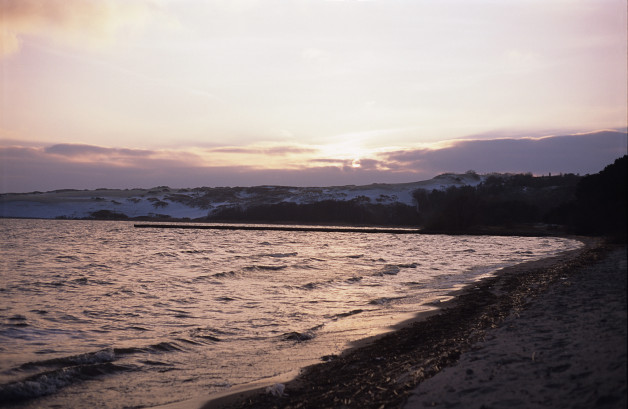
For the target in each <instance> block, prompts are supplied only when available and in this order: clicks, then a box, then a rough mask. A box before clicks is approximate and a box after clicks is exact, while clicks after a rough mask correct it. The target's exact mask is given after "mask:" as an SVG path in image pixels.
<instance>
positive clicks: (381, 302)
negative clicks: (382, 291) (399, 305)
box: [369, 297, 405, 305]
mask: <svg viewBox="0 0 628 409" xmlns="http://www.w3.org/2000/svg"><path fill="white" fill-rule="evenodd" d="M404 298H405V297H382V298H376V299H374V300H371V301H369V304H371V305H385V304H390V303H391V302H393V301H396V300H402V299H404Z"/></svg>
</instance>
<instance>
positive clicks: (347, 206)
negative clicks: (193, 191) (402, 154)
mask: <svg viewBox="0 0 628 409" xmlns="http://www.w3.org/2000/svg"><path fill="white" fill-rule="evenodd" d="M207 221H244V222H249V223H251V222H269V223H308V224H309V223H321V224H325V223H339V224H355V225H389V226H390V225H397V226H399V225H416V224H417V223H418V221H419V218H418V214H417V212H416V209H415V208H414V207H412V206H408V205H405V204H402V203H394V204H390V205H383V204H371V203H370V201H369V200H368V198H366V197H358V198H355V199H353V200H349V201H337V200H323V201H320V202H316V203H307V204H298V203H292V202H280V203H276V204H261V205H257V206H250V207H246V208H244V207H225V208H222V209H218V210H216V211H214V212H213V213H212V214H211V215H210V216H208V218H207Z"/></svg>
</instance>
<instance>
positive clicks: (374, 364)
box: [172, 240, 626, 409]
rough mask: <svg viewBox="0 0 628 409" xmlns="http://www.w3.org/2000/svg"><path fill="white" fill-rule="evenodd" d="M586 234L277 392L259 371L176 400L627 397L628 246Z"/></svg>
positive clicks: (388, 402)
mask: <svg viewBox="0 0 628 409" xmlns="http://www.w3.org/2000/svg"><path fill="white" fill-rule="evenodd" d="M586 244H587V246H586V247H585V249H584V250H577V251H572V252H567V253H564V254H562V255H560V256H557V257H553V258H549V259H544V260H539V261H535V262H530V263H524V264H520V265H517V266H513V267H510V268H507V269H504V270H502V271H501V272H499V274H498V275H496V276H495V277H490V278H486V279H484V280H482V281H481V282H479V283H476V284H474V285H471V286H469V287H467V288H465V289H464V290H461V291H459V292H457V294H456V297H455V298H454V300H452V301H451V302H448V303H446V304H445V305H443V306H442V308H441V312H440V313H439V314H436V315H432V316H430V317H427V318H425V317H421V319H415V320H414V321H413V322H406V323H405V325H404V326H403V327H402V328H400V329H398V330H397V331H395V332H392V333H390V334H386V335H384V336H381V337H378V338H376V339H372V340H368V341H362V342H360V343H359V344H357V345H356V347H355V348H353V349H351V350H349V351H347V352H345V353H344V354H342V355H341V356H335V357H331V358H330V359H329V361H328V362H325V363H322V364H318V365H314V366H311V367H309V368H306V369H305V370H303V371H302V373H301V374H300V375H299V376H298V377H297V378H296V379H295V380H292V381H290V382H288V383H285V389H284V391H283V393H282V394H281V396H275V395H273V394H270V393H267V392H266V386H268V385H269V384H272V383H266V384H263V385H255V386H251V387H249V388H244V390H241V391H231V393H227V394H226V396H221V397H219V398H218V399H212V400H210V401H209V402H204V403H202V402H201V401H200V400H197V401H190V402H187V403H186V402H181V403H179V404H176V405H173V406H172V407H173V408H174V407H176V408H199V407H202V408H203V409H211V408H324V407H338V408H341V407H346V408H352V407H360V408H389V407H391V408H396V407H405V408H407V409H413V408H418V407H425V406H430V407H431V406H435V407H443V408H445V407H461V408H467V407H478V408H479V407H482V406H484V407H486V408H489V407H490V408H492V407H505V406H517V405H519V407H578V405H579V404H580V403H579V402H582V407H625V404H626V375H625V374H626V346H625V345H626V297H625V291H626V248H625V247H621V248H609V247H608V246H604V245H602V244H601V243H600V242H599V241H596V240H587V241H586ZM622 277H623V279H622ZM609 283H610V284H609ZM622 286H623V287H622ZM610 293H612V295H610ZM620 293H621V294H623V298H622V297H621V296H620V295H619V294H620ZM611 299H612V300H613V301H611ZM622 320H623V321H622ZM592 325H593V326H592ZM573 331H575V333H578V334H580V335H581V338H578V339H576V338H574V334H573V333H572V332H573ZM622 331H623V332H622ZM583 357H586V359H587V360H586V362H585V360H584V358H583ZM622 375H623V376H622ZM280 382H283V380H281V381H280ZM576 390H580V391H582V392H581V393H576V392H575V391H576ZM513 391H517V392H513ZM553 396H555V397H553ZM543 405H545V406H543ZM596 405H597V406H596Z"/></svg>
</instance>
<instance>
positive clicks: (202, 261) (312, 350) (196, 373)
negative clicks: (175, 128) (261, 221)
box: [0, 219, 580, 408]
mask: <svg viewBox="0 0 628 409" xmlns="http://www.w3.org/2000/svg"><path fill="white" fill-rule="evenodd" d="M0 237H2V241H1V248H0V260H2V261H1V263H2V264H1V270H0V404H2V403H4V404H5V405H6V406H16V407H21V408H22V407H24V408H31V407H33V408H34V407H52V406H55V405H56V407H81V406H84V405H85V403H86V402H88V403H89V406H90V407H106V408H118V407H128V406H140V407H141V406H155V405H159V404H165V403H169V402H174V401H180V400H184V399H189V398H192V397H197V396H203V395H207V394H210V393H213V392H219V391H224V390H226V389H228V388H230V387H231V386H235V385H240V384H244V383H247V382H252V381H256V380H260V379H263V378H266V377H270V376H275V375H281V374H283V373H288V372H290V371H293V370H295V369H298V368H301V367H303V366H306V365H309V364H311V363H315V362H319V361H320V357H321V356H323V355H329V354H335V353H339V352H340V351H342V350H343V349H344V348H346V347H347V344H348V342H350V341H355V340H357V339H361V338H364V337H366V336H370V335H374V334H377V333H381V332H383V331H386V330H389V325H391V324H394V323H395V322H398V321H400V320H402V319H405V318H407V317H408V316H409V314H411V313H412V314H414V313H416V312H420V311H424V310H427V309H429V308H432V307H431V305H433V304H434V303H435V302H436V301H438V300H442V299H446V298H447V293H448V292H450V291H451V290H452V289H456V288H459V287H461V286H463V285H464V284H466V283H469V282H471V281H473V280H476V279H478V278H479V277H482V276H485V275H486V274H489V273H491V272H493V271H495V270H497V269H499V268H502V267H505V266H508V265H513V264H517V263H520V262H523V261H528V260H533V259H539V258H542V257H546V256H549V255H553V254H556V253H557V252H560V251H564V250H570V249H573V248H576V247H578V246H580V243H578V242H575V241H572V240H567V239H560V238H523V237H498V238H497V237H474V236H442V235H441V236H423V235H393V234H365V233H321V232H281V231H211V230H160V229H135V228H134V227H133V225H132V223H127V222H102V221H63V220H10V219H4V220H0Z"/></svg>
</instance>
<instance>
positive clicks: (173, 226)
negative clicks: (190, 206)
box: [134, 223, 420, 234]
mask: <svg viewBox="0 0 628 409" xmlns="http://www.w3.org/2000/svg"><path fill="white" fill-rule="evenodd" d="M134 227H137V228H143V229H144V228H149V229H205V230H261V231H264V230H266V231H300V232H324V233H387V234H417V233H420V230H419V229H403V228H399V229H394V228H380V227H338V226H330V227H325V226H268V225H263V226H262V225H250V224H242V225H239V224H158V223H146V224H134Z"/></svg>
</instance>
